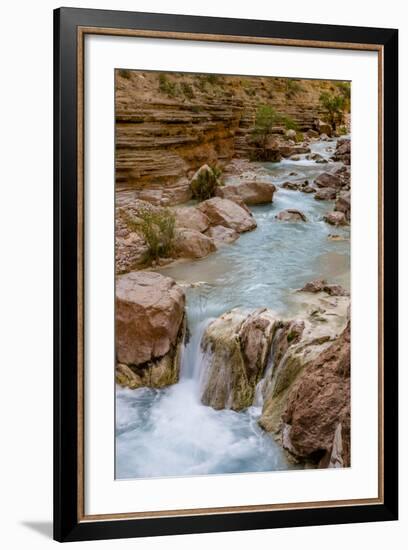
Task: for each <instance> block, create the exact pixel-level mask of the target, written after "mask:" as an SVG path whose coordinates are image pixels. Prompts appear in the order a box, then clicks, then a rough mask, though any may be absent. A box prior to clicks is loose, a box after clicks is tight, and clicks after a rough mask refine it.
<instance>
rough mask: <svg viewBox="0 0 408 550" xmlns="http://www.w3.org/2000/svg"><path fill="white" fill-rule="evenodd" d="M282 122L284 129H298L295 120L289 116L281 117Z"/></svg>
mask: <svg viewBox="0 0 408 550" xmlns="http://www.w3.org/2000/svg"><path fill="white" fill-rule="evenodd" d="M282 122H283V124H284V126H285V128H286V130H295V131H296V132H297V131H298V130H299V125H298V123H297V122H296V120H294V119H293V118H292V117H290V116H285V117H283V120H282Z"/></svg>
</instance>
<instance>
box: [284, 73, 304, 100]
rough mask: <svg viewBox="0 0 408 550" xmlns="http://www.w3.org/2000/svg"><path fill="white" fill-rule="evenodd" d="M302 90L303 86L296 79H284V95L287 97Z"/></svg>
mask: <svg viewBox="0 0 408 550" xmlns="http://www.w3.org/2000/svg"><path fill="white" fill-rule="evenodd" d="M302 91H303V88H302V86H301V85H300V83H299V82H298V81H297V80H293V79H292V78H287V79H286V80H285V95H286V97H287V98H292V97H294V96H295V95H296V94H298V93H299V92H302Z"/></svg>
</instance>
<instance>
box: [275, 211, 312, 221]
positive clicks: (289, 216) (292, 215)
mask: <svg viewBox="0 0 408 550" xmlns="http://www.w3.org/2000/svg"><path fill="white" fill-rule="evenodd" d="M276 218H277V219H278V220H280V221H285V222H305V221H307V219H306V216H305V215H304V214H303V212H301V211H300V210H296V209H295V208H287V209H286V210H282V212H279V214H277V216H276Z"/></svg>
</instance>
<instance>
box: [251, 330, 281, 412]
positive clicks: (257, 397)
mask: <svg viewBox="0 0 408 550" xmlns="http://www.w3.org/2000/svg"><path fill="white" fill-rule="evenodd" d="M281 332H282V329H281V328H278V329H277V330H276V332H275V334H274V335H273V338H272V343H271V349H270V351H269V357H268V362H267V364H266V369H265V372H264V375H263V377H262V378H261V379H260V380H259V382H258V384H257V385H256V388H255V394H254V400H253V403H252V405H253V407H261V408H262V407H263V404H264V399H265V395H266V392H267V391H268V387H269V385H270V383H271V380H272V375H273V371H274V366H275V346H276V341H277V340H278V339H279V336H280V334H281Z"/></svg>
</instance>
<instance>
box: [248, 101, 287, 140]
mask: <svg viewBox="0 0 408 550" xmlns="http://www.w3.org/2000/svg"><path fill="white" fill-rule="evenodd" d="M280 118H281V117H280V115H279V114H278V113H277V112H276V111H275V109H274V108H273V107H271V105H259V106H258V108H257V110H256V113H255V127H254V130H253V134H254V135H255V137H256V138H257V140H258V142H259V144H260V145H261V147H265V145H266V142H267V139H268V136H269V135H270V134H271V131H272V128H273V127H274V126H275V125H276V124H277V123H278V122H279V120H280Z"/></svg>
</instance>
